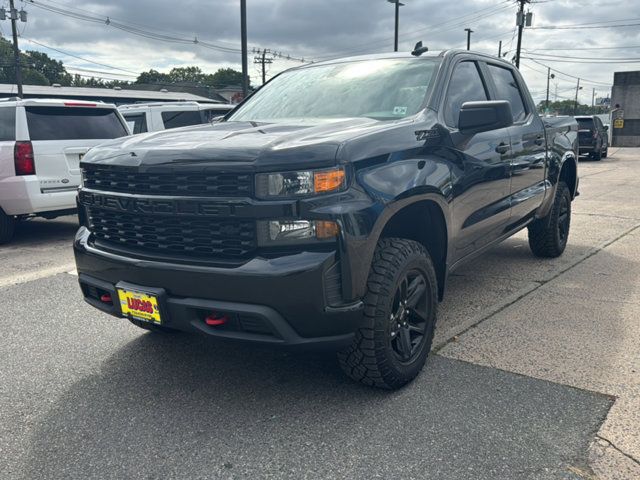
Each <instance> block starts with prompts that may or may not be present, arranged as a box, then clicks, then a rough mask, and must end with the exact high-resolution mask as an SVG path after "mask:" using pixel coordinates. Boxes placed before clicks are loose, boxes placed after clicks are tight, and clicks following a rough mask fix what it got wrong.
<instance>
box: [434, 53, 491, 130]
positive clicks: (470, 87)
mask: <svg viewBox="0 0 640 480" xmlns="http://www.w3.org/2000/svg"><path fill="white" fill-rule="evenodd" d="M488 98H489V97H487V91H486V89H485V87H484V83H483V82H482V77H481V76H480V72H479V71H478V67H477V65H476V63H475V62H462V63H459V64H458V65H457V66H456V69H455V70H454V71H453V75H452V76H451V81H450V82H449V90H448V93H447V100H446V102H445V110H444V120H445V122H446V124H447V125H449V126H451V127H456V128H457V127H458V117H459V116H460V108H462V104H463V103H466V102H480V101H483V100H488Z"/></svg>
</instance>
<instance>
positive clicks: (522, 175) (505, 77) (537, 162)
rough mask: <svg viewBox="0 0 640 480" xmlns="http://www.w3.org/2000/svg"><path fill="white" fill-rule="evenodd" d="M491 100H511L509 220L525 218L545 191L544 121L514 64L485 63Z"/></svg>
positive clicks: (515, 220) (517, 220)
mask: <svg viewBox="0 0 640 480" xmlns="http://www.w3.org/2000/svg"><path fill="white" fill-rule="evenodd" d="M487 71H488V74H489V77H490V79H491V84H492V85H491V88H492V90H493V93H492V97H493V99H494V100H507V101H508V102H509V103H510V104H511V113H512V114H513V126H511V127H509V136H510V137H511V155H512V157H511V189H510V190H511V217H512V218H511V221H512V222H513V223H514V226H515V224H516V223H517V222H519V221H521V220H526V219H528V218H529V217H530V215H532V214H533V213H534V212H535V210H536V209H537V208H538V207H539V206H540V205H541V204H542V200H543V199H544V195H545V180H546V169H545V167H546V159H547V147H546V139H545V137H544V125H543V124H542V120H541V119H540V117H539V116H538V115H537V114H536V112H535V107H534V105H533V102H532V101H531V100H530V97H529V95H528V91H527V90H525V87H524V86H523V82H522V80H521V79H520V77H519V75H518V74H517V73H516V70H515V69H514V68H510V67H508V66H504V65H497V64H492V63H487Z"/></svg>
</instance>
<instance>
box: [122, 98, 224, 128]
mask: <svg viewBox="0 0 640 480" xmlns="http://www.w3.org/2000/svg"><path fill="white" fill-rule="evenodd" d="M234 108H235V105H230V104H224V103H198V102H154V103H134V104H132V105H121V106H120V107H118V109H119V110H120V113H122V115H123V116H124V118H125V120H126V121H127V125H129V128H130V129H131V132H132V133H133V134H136V133H145V132H157V131H160V130H167V129H170V128H178V127H188V126H191V125H201V124H206V123H210V122H212V121H213V120H215V119H216V118H218V117H222V116H224V115H226V114H227V113H229V112H230V111H231V110H233V109H234Z"/></svg>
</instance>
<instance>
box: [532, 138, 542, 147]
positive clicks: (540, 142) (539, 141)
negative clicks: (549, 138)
mask: <svg viewBox="0 0 640 480" xmlns="http://www.w3.org/2000/svg"><path fill="white" fill-rule="evenodd" d="M533 143H535V144H536V145H538V146H540V145H542V144H543V143H544V138H542V137H538V138H536V139H535V141H534V142H533Z"/></svg>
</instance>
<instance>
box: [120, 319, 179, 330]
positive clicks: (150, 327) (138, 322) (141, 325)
mask: <svg viewBox="0 0 640 480" xmlns="http://www.w3.org/2000/svg"><path fill="white" fill-rule="evenodd" d="M128 320H129V321H130V322H131V323H133V324H134V325H135V326H136V327H138V328H142V329H143V330H149V331H150V332H159V333H176V332H178V330H176V329H175V328H169V327H164V326H162V325H156V324H154V323H149V322H143V321H142V320H136V319H135V318H129V319H128Z"/></svg>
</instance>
